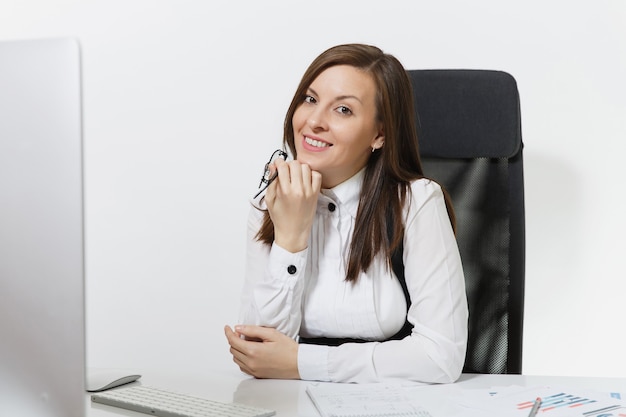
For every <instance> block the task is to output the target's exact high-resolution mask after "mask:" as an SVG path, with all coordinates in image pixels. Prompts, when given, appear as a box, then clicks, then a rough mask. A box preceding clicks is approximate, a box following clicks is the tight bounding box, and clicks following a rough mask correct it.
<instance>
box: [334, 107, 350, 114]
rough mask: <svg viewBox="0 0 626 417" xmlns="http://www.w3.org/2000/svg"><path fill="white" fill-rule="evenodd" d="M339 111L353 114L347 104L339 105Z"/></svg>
mask: <svg viewBox="0 0 626 417" xmlns="http://www.w3.org/2000/svg"><path fill="white" fill-rule="evenodd" d="M337 111H338V112H339V113H341V114H345V115H350V114H352V110H350V108H349V107H346V106H339V107H337Z"/></svg>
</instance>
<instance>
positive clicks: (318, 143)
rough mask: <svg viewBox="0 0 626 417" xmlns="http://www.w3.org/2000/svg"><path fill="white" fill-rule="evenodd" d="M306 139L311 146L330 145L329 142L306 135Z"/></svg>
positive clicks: (324, 146)
mask: <svg viewBox="0 0 626 417" xmlns="http://www.w3.org/2000/svg"><path fill="white" fill-rule="evenodd" d="M304 141H305V142H306V143H308V144H309V145H311V146H315V147H316V148H326V147H328V146H330V145H328V143H325V142H321V141H319V140H315V139H311V138H309V137H306V136H305V137H304Z"/></svg>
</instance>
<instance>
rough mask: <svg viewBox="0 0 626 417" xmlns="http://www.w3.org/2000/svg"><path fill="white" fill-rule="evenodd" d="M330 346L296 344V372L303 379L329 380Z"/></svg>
mask: <svg viewBox="0 0 626 417" xmlns="http://www.w3.org/2000/svg"><path fill="white" fill-rule="evenodd" d="M329 350H330V347H328V346H322V345H308V344H304V343H301V344H300V345H298V373H299V374H300V379H302V380H305V381H325V382H328V381H330V375H329V373H328V352H329Z"/></svg>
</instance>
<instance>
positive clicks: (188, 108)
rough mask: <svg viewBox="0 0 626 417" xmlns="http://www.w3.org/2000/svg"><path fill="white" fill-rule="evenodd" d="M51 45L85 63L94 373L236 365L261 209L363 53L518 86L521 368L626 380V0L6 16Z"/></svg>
mask: <svg viewBox="0 0 626 417" xmlns="http://www.w3.org/2000/svg"><path fill="white" fill-rule="evenodd" d="M51 36H75V37H77V38H78V39H79V40H80V42H81V45H82V53H83V86H84V132H85V173H86V183H85V187H86V215H87V218H86V238H87V240H86V242H87V247H86V248H87V284H88V285H87V297H88V298H87V309H88V355H89V358H88V360H89V365H90V366H102V367H127V368H140V369H144V368H156V367H158V368H165V369H185V370H197V371H200V372H202V371H204V370H206V369H209V365H207V364H210V363H211V362H214V361H222V360H223V361H229V360H230V358H229V356H228V353H227V345H226V343H225V341H224V337H223V330H222V329H223V326H224V325H225V324H235V321H236V317H237V310H238V301H239V290H240V286H241V283H242V274H243V270H244V235H245V223H246V213H247V210H248V205H247V204H248V203H247V200H248V197H249V196H251V195H252V193H253V192H254V190H255V188H256V186H257V184H258V178H259V175H260V171H261V168H262V166H263V164H264V163H265V160H266V158H267V157H268V155H269V153H270V152H271V151H272V150H273V149H274V148H276V147H277V146H279V144H280V138H281V133H282V120H283V117H284V114H285V111H286V109H287V106H288V104H289V101H290V99H291V95H292V93H293V91H294V89H295V87H296V84H297V82H298V81H299V78H300V76H301V75H302V73H303V71H304V69H305V67H306V66H307V65H308V64H309V62H310V61H311V60H312V59H313V58H314V57H315V56H316V55H317V54H318V53H320V52H321V51H322V50H324V49H326V48H328V47H330V46H332V45H335V44H338V43H345V42H365V43H371V44H375V45H377V46H379V47H381V48H382V49H384V50H385V51H387V52H390V53H393V54H394V55H396V56H397V57H398V58H399V59H400V60H401V61H402V62H403V64H404V65H405V67H406V68H408V69H420V68H484V69H497V70H503V71H507V72H509V73H511V74H512V75H513V76H514V77H515V78H516V79H517V81H518V86H519V90H520V95H521V106H522V130H523V139H524V142H525V149H524V152H525V153H524V158H525V183H526V215H527V218H526V225H527V268H526V277H527V278H526V289H527V290H526V314H525V333H524V360H523V370H524V373H526V374H538V375H548V374H557V375H588V376H622V377H626V360H625V359H624V338H623V334H624V329H625V327H626V326H625V324H624V322H625V319H626V309H625V306H626V303H625V302H624V298H625V295H626V279H625V278H626V272H625V270H624V257H625V254H624V249H625V248H626V245H625V244H624V236H625V235H626V220H625V216H624V211H625V210H624V196H623V192H624V184H623V181H622V178H621V177H622V175H623V172H624V169H623V166H622V162H623V159H624V156H623V155H624V151H625V150H626V145H625V141H626V81H625V76H626V2H624V1H623V0H615V1H609V0H596V1H593V2H592V1H571V0H557V1H545V0H531V1H525V2H516V3H513V2H502V1H498V0H477V1H472V2H466V1H461V0H459V1H437V2H426V1H410V2H409V1H405V2H402V1H380V2H374V1H371V0H356V1H354V0H344V1H340V2H330V1H316V2H296V1H290V0H266V1H256V0H247V1H246V0H240V1H203V0H93V1H88V0H83V1H79V0H19V1H18V0H3V1H2V2H1V3H0V39H2V40H8V39H23V38H37V37H51ZM0 65H1V63H0ZM0 94H1V92H0ZM233 366H234V365H233Z"/></svg>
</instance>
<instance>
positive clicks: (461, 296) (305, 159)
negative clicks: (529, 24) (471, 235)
mask: <svg viewBox="0 0 626 417" xmlns="http://www.w3.org/2000/svg"><path fill="white" fill-rule="evenodd" d="M414 117H415V116H414V112H413V97H412V89H411V84H410V80H409V79H408V77H407V74H406V71H405V70H404V68H403V66H402V65H401V64H400V62H399V61H398V60H397V59H396V58H395V57H393V56H391V55H389V54H385V53H384V52H382V51H381V50H380V49H378V48H376V47H374V46H369V45H361V44H349V45H339V46H336V47H333V48H330V49H328V50H327V51H325V52H323V53H322V54H321V55H320V56H318V57H317V58H316V59H315V60H314V61H313V63H312V64H311V65H310V66H309V68H308V69H307V71H306V72H305V74H304V76H303V77H302V80H301V82H300V85H299V86H298V88H297V90H296V93H295V95H294V98H293V100H292V102H291V105H290V107H289V109H288V111H287V115H286V117H285V130H284V143H285V146H286V147H287V148H289V150H290V152H291V153H292V155H293V156H294V158H295V159H294V160H293V161H289V162H287V161H284V160H283V159H280V158H279V159H277V160H276V161H275V163H274V164H273V166H272V167H271V169H273V170H275V171H276V172H277V173H278V175H277V177H276V179H275V181H274V182H272V183H271V184H270V186H269V187H268V188H267V190H266V191H265V193H264V194H263V193H261V194H260V195H259V196H258V197H257V198H255V199H253V201H252V208H251V210H250V215H249V219H248V238H249V242H248V253H247V263H246V265H247V266H246V276H245V284H244V290H243V294H242V306H241V307H242V308H241V317H240V319H241V323H242V324H241V325H237V326H235V329H234V331H233V330H232V329H231V328H230V327H228V326H227V327H226V328H225V332H226V337H227V339H228V342H229V344H230V351H231V353H232V355H233V360H234V361H235V363H236V364H237V365H238V366H239V367H240V368H241V370H242V371H243V372H245V373H248V374H250V375H253V376H255V377H259V378H301V379H307V380H320V381H337V382H374V381H382V380H385V379H390V378H396V379H397V378H401V379H407V380H414V381H421V382H452V381H455V380H456V379H457V378H458V377H459V375H460V373H461V369H462V366H463V362H464V358H465V348H466V344H467V315H468V312H467V300H466V295H465V284H464V277H463V270H462V266H461V260H460V256H459V252H458V247H457V244H456V240H455V236H454V214H453V210H452V207H451V206H450V203H449V200H448V198H447V195H446V193H445V191H444V190H443V189H442V188H441V186H440V185H439V184H437V183H436V182H435V181H433V180H430V179H427V178H424V175H423V171H422V166H421V162H420V159H419V152H418V145H417V137H416V128H415V119H414ZM394 256H402V257H403V261H404V267H405V281H404V282H400V281H399V280H398V278H397V277H396V275H395V274H394V272H393V271H392V268H391V259H392V257H394Z"/></svg>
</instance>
